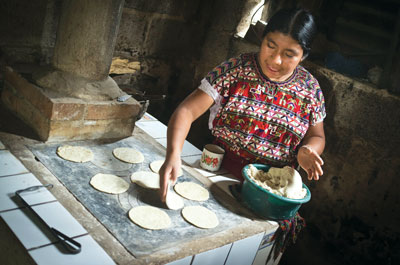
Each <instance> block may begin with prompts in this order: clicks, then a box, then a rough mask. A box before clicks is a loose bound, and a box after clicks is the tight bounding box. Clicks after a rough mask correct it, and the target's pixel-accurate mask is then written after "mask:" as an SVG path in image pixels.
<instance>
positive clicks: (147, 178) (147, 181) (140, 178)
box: [131, 171, 160, 189]
mask: <svg viewBox="0 0 400 265" xmlns="http://www.w3.org/2000/svg"><path fill="white" fill-rule="evenodd" d="M131 181H132V182H133V183H137V184H138V185H139V186H142V187H143V188H148V189H159V188H160V175H158V174H156V173H154V172H149V171H138V172H134V173H133V174H132V175H131Z"/></svg>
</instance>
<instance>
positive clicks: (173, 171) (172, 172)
mask: <svg viewBox="0 0 400 265" xmlns="http://www.w3.org/2000/svg"><path fill="white" fill-rule="evenodd" d="M181 166H182V162H181V159H180V157H179V156H178V157H175V158H169V159H165V161H164V164H163V165H162V166H161V168H160V171H159V174H160V199H161V201H162V202H165V196H166V195H167V188H168V181H170V182H171V185H173V184H175V182H176V180H177V178H178V177H179V176H178V174H179V171H180V168H181Z"/></svg>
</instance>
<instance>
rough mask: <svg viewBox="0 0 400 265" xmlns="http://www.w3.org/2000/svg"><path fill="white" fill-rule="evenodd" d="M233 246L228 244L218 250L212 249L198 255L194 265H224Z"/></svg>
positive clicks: (195, 257) (194, 259)
mask: <svg viewBox="0 0 400 265" xmlns="http://www.w3.org/2000/svg"><path fill="white" fill-rule="evenodd" d="M231 247H232V244H228V245H225V246H222V247H219V248H216V249H212V250H209V251H206V252H203V253H200V254H197V255H196V256H194V258H193V262H192V265H204V264H210V265H211V264H212V265H224V264H225V260H226V257H227V256H228V253H229V250H230V249H231Z"/></svg>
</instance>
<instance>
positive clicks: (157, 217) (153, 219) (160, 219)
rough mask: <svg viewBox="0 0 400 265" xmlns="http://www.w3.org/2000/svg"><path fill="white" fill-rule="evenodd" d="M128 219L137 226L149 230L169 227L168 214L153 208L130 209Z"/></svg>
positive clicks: (139, 207)
mask: <svg viewBox="0 0 400 265" xmlns="http://www.w3.org/2000/svg"><path fill="white" fill-rule="evenodd" d="M129 218H130V219H131V220H132V222H134V223H135V224H137V225H138V226H140V227H143V228H146V229H151V230H158V229H165V228H168V227H169V226H170V225H171V219H170V218H169V216H168V214H167V213H165V212H164V211H162V210H160V209H158V208H156V207H153V206H138V207H135V208H132V209H131V210H130V211H129Z"/></svg>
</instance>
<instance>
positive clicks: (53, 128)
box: [47, 119, 135, 142]
mask: <svg viewBox="0 0 400 265" xmlns="http://www.w3.org/2000/svg"><path fill="white" fill-rule="evenodd" d="M134 125H135V122H134V119H109V120H91V121H88V120H86V121H85V120H80V121H51V123H50V134H49V137H48V139H47V141H49V142H53V141H66V140H84V139H107V138H108V139H112V138H123V137H127V136H130V135H132V132H133V128H134Z"/></svg>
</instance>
